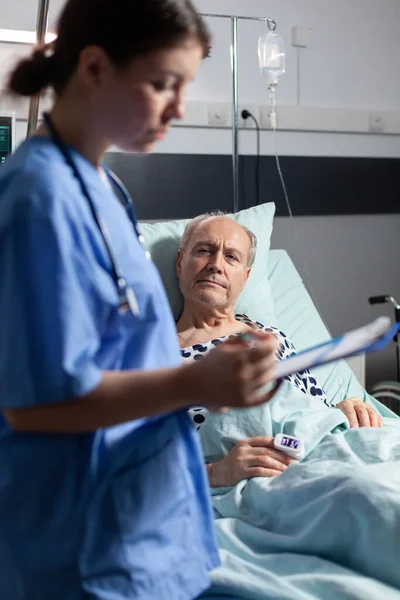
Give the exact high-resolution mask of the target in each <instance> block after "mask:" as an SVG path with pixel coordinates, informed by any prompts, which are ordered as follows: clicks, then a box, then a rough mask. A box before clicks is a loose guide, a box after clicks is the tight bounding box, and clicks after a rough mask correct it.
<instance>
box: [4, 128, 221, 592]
mask: <svg viewBox="0 0 400 600" xmlns="http://www.w3.org/2000/svg"><path fill="white" fill-rule="evenodd" d="M70 151H71V153H72V156H73V158H74V160H75V162H76V165H77V167H78V169H79V171H80V173H81V175H82V177H83V178H84V180H85V183H86V185H87V187H88V189H89V192H90V194H91V197H92V199H93V202H94V203H95V206H96V209H97V211H98V213H99V215H100V216H101V218H102V220H103V221H104V223H105V224H106V226H107V229H108V231H109V235H110V239H111V243H112V248H113V250H114V253H115V256H116V258H117V263H118V266H119V267H120V269H121V271H122V273H123V274H124V276H125V277H126V279H127V281H128V283H129V284H130V285H131V286H133V289H134V292H135V294H136V297H137V299H138V302H139V307H140V311H139V313H140V314H139V315H138V316H137V317H134V316H133V315H132V314H131V313H126V314H125V315H123V316H121V315H120V314H119V313H118V297H117V291H116V287H115V284H114V282H113V280H112V277H111V275H110V272H111V271H110V267H111V265H110V261H109V257H108V254H107V252H106V250H105V247H104V243H103V239H102V237H101V235H100V233H99V231H98V228H97V226H96V224H95V222H94V220H93V217H92V214H91V212H90V208H89V205H88V203H87V200H86V199H85V198H84V197H83V195H82V192H81V190H80V187H79V183H78V181H77V180H76V179H75V178H74V176H73V173H72V171H71V169H70V167H68V165H67V164H66V163H65V160H64V158H63V157H62V155H61V153H60V151H59V150H58V149H57V148H56V146H55V145H54V144H53V142H52V141H51V140H49V139H47V138H41V137H34V138H31V139H30V140H28V141H26V142H25V143H24V144H23V145H22V146H21V147H20V148H19V149H18V150H17V152H16V153H15V154H14V156H13V157H11V158H10V160H9V161H8V162H7V163H6V164H5V165H4V166H2V167H1V168H0V287H1V293H0V409H1V410H6V409H10V408H20V407H34V406H36V405H39V404H41V405H46V404H54V403H60V402H66V401H68V402H73V401H74V397H77V396H80V395H83V394H86V393H88V392H90V391H91V390H93V389H94V388H95V387H97V386H98V384H99V383H100V380H101V372H102V371H103V370H123V369H159V368H163V367H173V366H176V365H178V364H180V355H179V348H178V343H177V336H176V331H175V325H174V322H173V319H172V316H171V312H170V309H169V306H168V302H167V299H166V296H165V293H164V290H163V287H162V284H161V281H160V278H159V275H158V272H157V270H156V268H155V267H154V265H153V264H152V262H151V261H149V260H147V258H146V256H145V253H144V250H143V248H142V246H141V244H140V243H139V241H138V239H137V236H136V235H135V232H134V229H133V227H132V224H131V223H130V221H129V219H128V218H127V215H126V213H125V210H124V208H123V207H122V205H121V204H120V202H119V201H118V199H117V198H116V196H115V195H114V193H113V192H112V191H111V190H110V189H108V188H107V186H106V185H105V184H104V182H103V181H102V180H101V177H100V176H99V173H98V171H97V170H96V169H95V168H94V167H93V166H92V165H91V164H90V163H89V162H88V161H86V160H85V159H84V158H83V157H82V156H81V155H80V154H78V153H77V152H76V151H74V150H73V149H71V148H70ZM160 393H161V392H160ZM143 402H144V403H145V402H146V398H143ZM208 496H209V492H208V484H207V478H206V475H205V469H204V465H203V458H202V454H201V450H200V448H199V442H198V439H197V435H196V432H195V430H194V428H193V426H192V424H191V423H190V420H189V417H188V416H187V414H186V412H184V411H182V412H178V413H175V414H169V415H164V416H161V417H158V418H155V419H140V420H138V421H134V422H130V423H126V424H123V425H120V426H116V427H111V428H108V429H105V430H99V431H96V432H93V433H91V434H77V435H39V434H32V435H27V434H21V433H15V432H13V431H12V430H11V429H10V428H9V427H8V425H7V423H6V421H5V420H4V418H3V417H2V416H1V415H0V515H1V518H0V598H1V600H9V599H10V600H11V599H12V600H20V599H21V600H55V598H57V600H78V599H79V600H81V599H83V598H86V597H90V598H96V599H100V598H101V599H103V598H104V599H106V598H107V599H108V598H113V600H122V599H124V600H127V599H130V598H135V599H140V600H150V599H151V600H154V599H155V598H157V600H164V599H165V600H167V599H168V600H172V599H173V600H189V599H191V598H194V597H196V596H197V595H198V594H200V593H201V592H202V590H203V589H205V588H206V587H207V586H208V576H207V571H208V570H210V569H212V568H214V567H215V566H217V565H218V553H217V547H216V542H215V538H214V533H213V525H212V513H211V509H210V503H209V497H208Z"/></svg>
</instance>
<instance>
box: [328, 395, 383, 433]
mask: <svg viewBox="0 0 400 600" xmlns="http://www.w3.org/2000/svg"><path fill="white" fill-rule="evenodd" d="M335 408H339V409H340V410H341V411H343V412H344V414H345V415H346V417H347V418H348V420H349V423H350V427H382V425H383V421H382V417H381V416H380V415H379V414H378V413H377V412H376V410H375V409H374V408H372V406H369V404H366V403H365V402H363V401H362V400H360V399H359V398H348V399H347V400H342V402H339V403H338V404H336V407H335Z"/></svg>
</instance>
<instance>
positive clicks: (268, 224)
mask: <svg viewBox="0 0 400 600" xmlns="http://www.w3.org/2000/svg"><path fill="white" fill-rule="evenodd" d="M274 215H275V204H274V203H273V202H269V203H267V204H261V205H259V206H253V207H252V208H248V209H246V210H241V211H240V212H238V213H236V214H235V215H232V216H233V218H234V219H235V220H236V221H237V222H238V223H240V224H241V225H244V226H245V227H247V228H248V229H250V231H252V232H253V233H254V234H255V236H256V237H257V254H256V259H255V261H254V265H253V268H252V270H251V274H250V277H249V279H248V282H247V284H246V287H245V288H244V290H243V292H242V294H241V295H240V298H239V300H238V302H237V305H236V312H237V313H241V314H243V313H244V314H247V315H248V316H249V317H250V318H251V319H254V320H256V321H259V322H261V323H263V324H271V323H272V322H273V320H274V308H273V300H272V294H271V288H270V284H269V280H268V252H269V248H270V242H271V234H272V226H273V219H274ZM187 222H188V219H185V220H180V221H167V222H160V223H140V224H139V228H140V232H141V233H142V235H143V237H144V240H145V245H146V248H147V249H148V250H149V252H150V254H151V256H152V259H153V261H154V263H155V264H156V266H157V268H158V270H159V272H160V275H161V279H162V281H163V284H164V287H165V290H166V292H167V296H168V299H169V302H170V304H171V308H172V312H173V314H174V317H175V319H177V318H178V317H179V315H180V314H181V312H182V309H183V298H182V294H181V292H180V289H179V282H178V278H177V276H176V272H175V259H176V253H177V251H178V244H179V239H180V237H181V236H182V234H183V231H184V229H185V226H186V223H187Z"/></svg>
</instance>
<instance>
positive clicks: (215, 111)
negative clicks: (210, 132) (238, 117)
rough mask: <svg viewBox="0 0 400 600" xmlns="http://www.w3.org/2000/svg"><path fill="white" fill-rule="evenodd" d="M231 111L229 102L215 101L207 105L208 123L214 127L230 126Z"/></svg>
mask: <svg viewBox="0 0 400 600" xmlns="http://www.w3.org/2000/svg"><path fill="white" fill-rule="evenodd" d="M230 119H231V111H230V107H229V105H228V104H224V103H222V102H213V103H212V104H208V105H207V124H208V125H212V126H213V127H228V126H229V125H230Z"/></svg>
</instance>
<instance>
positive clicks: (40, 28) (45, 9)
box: [27, 0, 50, 137]
mask: <svg viewBox="0 0 400 600" xmlns="http://www.w3.org/2000/svg"><path fill="white" fill-rule="evenodd" d="M49 2H50V0H39V4H38V13H37V22H36V43H37V44H38V45H40V46H42V45H43V44H44V42H45V39H46V32H47V21H48V17H49ZM39 102H40V94H38V95H37V96H32V98H31V99H30V102H29V116H28V133H27V137H29V136H31V135H32V134H34V133H35V131H36V127H37V122H38V114H39Z"/></svg>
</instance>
